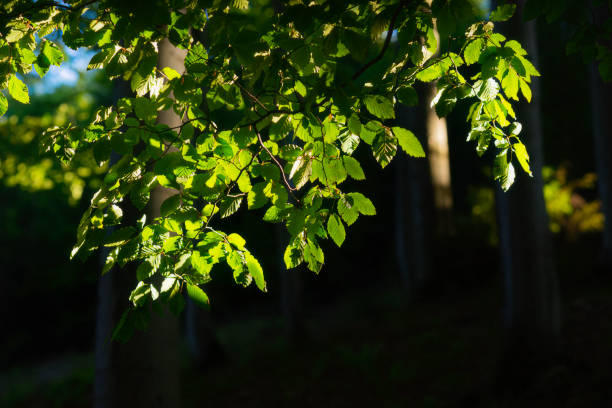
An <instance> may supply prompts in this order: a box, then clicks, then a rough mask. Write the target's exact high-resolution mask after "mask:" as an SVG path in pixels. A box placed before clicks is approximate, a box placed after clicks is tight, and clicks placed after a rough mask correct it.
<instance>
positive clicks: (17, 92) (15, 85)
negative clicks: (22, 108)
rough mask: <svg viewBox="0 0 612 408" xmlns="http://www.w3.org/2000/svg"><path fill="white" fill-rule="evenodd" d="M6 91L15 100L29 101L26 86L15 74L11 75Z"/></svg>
mask: <svg viewBox="0 0 612 408" xmlns="http://www.w3.org/2000/svg"><path fill="white" fill-rule="evenodd" d="M8 91H9V94H10V95H11V96H12V97H13V99H15V100H16V101H17V102H21V103H30V95H29V94H28V87H27V86H26V84H24V83H23V82H22V81H21V79H19V78H17V75H11V78H10V79H9V84H8Z"/></svg>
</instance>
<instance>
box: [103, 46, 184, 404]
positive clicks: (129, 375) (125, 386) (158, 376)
mask: <svg viewBox="0 0 612 408" xmlns="http://www.w3.org/2000/svg"><path fill="white" fill-rule="evenodd" d="M185 54H186V52H185V51H183V50H180V49H178V48H176V47H174V46H172V45H171V44H170V42H168V41H166V40H165V41H163V42H161V43H160V45H159V59H158V66H159V67H160V68H162V67H167V66H168V67H172V68H174V69H175V70H176V71H178V72H179V73H180V72H183V71H184V70H185V68H184V65H183V61H184V58H185ZM158 122H159V123H163V124H166V125H168V126H170V127H175V126H179V125H180V124H181V118H179V117H178V116H177V115H176V114H175V113H174V112H173V111H171V110H167V111H163V112H160V114H159V116H158ZM174 194H177V191H176V190H172V189H166V188H161V187H157V188H155V189H154V190H153V191H152V192H151V199H150V202H149V205H148V209H147V219H153V218H155V217H158V216H160V206H161V203H162V202H163V201H164V200H165V199H167V198H168V197H170V196H171V195H174ZM134 284H135V281H134V273H133V270H129V269H128V270H125V271H119V270H113V271H111V272H109V273H108V274H107V275H105V276H104V277H103V278H102V279H101V280H100V288H99V295H100V299H99V303H98V305H99V309H98V319H99V320H98V327H97V335H96V337H97V339H96V340H97V343H98V344H97V346H96V358H97V359H99V360H100V361H99V362H97V363H96V380H95V386H94V406H95V407H96V408H107V407H119V406H129V407H134V408H140V407H142V408H145V407H146V408H154V407H160V408H161V407H165V408H168V407H169V408H172V407H179V406H180V392H179V375H180V372H179V371H180V370H179V369H180V366H179V348H180V347H179V322H178V319H177V318H176V317H175V316H173V315H172V314H171V313H170V312H169V311H167V310H164V311H163V312H162V313H161V314H159V313H157V312H153V311H151V317H150V321H149V326H148V328H147V330H146V332H139V331H136V332H135V333H134V336H133V337H132V338H131V339H130V340H129V341H128V342H127V343H118V342H117V343H108V342H109V337H110V325H109V322H110V321H112V322H113V324H116V322H117V321H118V318H119V315H120V314H121V313H122V311H123V310H124V309H125V307H127V302H126V299H127V297H128V295H129V293H130V290H131V289H133V287H134ZM109 316H111V317H110V318H109ZM101 341H106V344H100V342H101Z"/></svg>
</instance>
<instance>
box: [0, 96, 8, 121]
mask: <svg viewBox="0 0 612 408" xmlns="http://www.w3.org/2000/svg"><path fill="white" fill-rule="evenodd" d="M7 109H8V100H7V99H6V96H4V94H3V93H2V92H0V116H3V115H4V114H5V113H6V110H7Z"/></svg>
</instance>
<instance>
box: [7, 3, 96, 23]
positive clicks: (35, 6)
mask: <svg viewBox="0 0 612 408" xmlns="http://www.w3.org/2000/svg"><path fill="white" fill-rule="evenodd" d="M98 1H99V0H89V1H86V2H85V3H81V4H79V5H78V6H70V5H67V4H61V3H58V2H55V1H48V2H37V3H33V4H31V5H30V7H27V8H24V9H22V10H18V11H14V12H12V13H10V14H6V15H4V16H2V20H10V19H12V18H15V17H19V16H22V15H23V14H25V13H27V12H29V11H32V10H35V11H38V10H43V9H46V8H49V7H57V8H61V9H64V10H80V9H82V8H84V7H87V6H89V5H91V4H93V3H96V2H98Z"/></svg>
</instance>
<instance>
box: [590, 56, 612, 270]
mask: <svg viewBox="0 0 612 408" xmlns="http://www.w3.org/2000/svg"><path fill="white" fill-rule="evenodd" d="M589 91H590V92H589V93H590V98H591V122H592V124H593V139H594V140H593V142H594V143H593V145H594V148H595V164H596V168H597V186H598V190H599V197H600V199H601V208H602V211H603V213H604V217H605V221H604V229H603V234H602V241H603V242H602V254H601V263H602V266H603V267H604V268H607V269H609V268H610V267H612V163H611V160H612V123H611V122H612V121H611V120H610V115H609V113H610V112H611V110H612V85H610V84H604V83H603V81H602V80H601V76H600V75H599V72H598V71H597V67H596V66H595V64H591V66H590V67H589Z"/></svg>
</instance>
